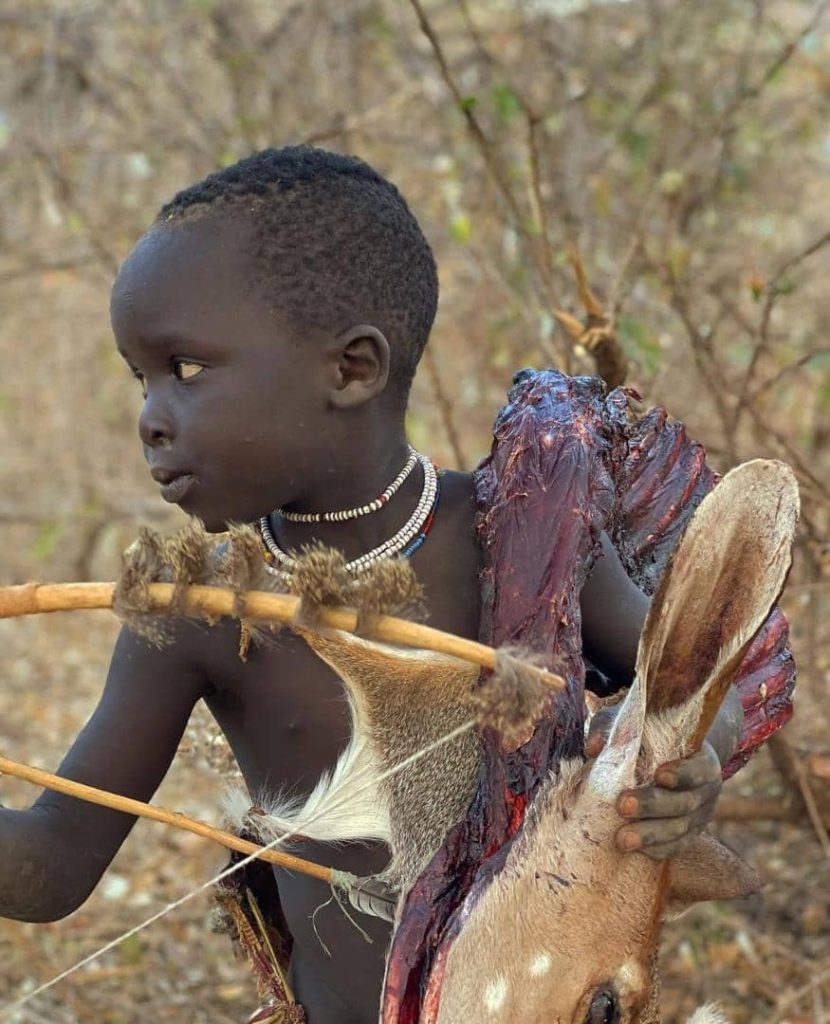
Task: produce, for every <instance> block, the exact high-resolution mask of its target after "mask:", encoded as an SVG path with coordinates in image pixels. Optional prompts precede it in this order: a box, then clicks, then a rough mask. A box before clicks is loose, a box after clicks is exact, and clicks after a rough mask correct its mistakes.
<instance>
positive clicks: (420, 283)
mask: <svg viewBox="0 0 830 1024" xmlns="http://www.w3.org/2000/svg"><path fill="white" fill-rule="evenodd" d="M211 204H216V207H217V208H218V210H217V212H219V211H220V210H221V211H222V212H224V211H225V210H227V213H228V214H229V215H231V216H236V215H237V214H239V215H240V216H247V217H248V219H249V221H250V224H251V227H252V231H253V235H252V239H253V241H252V246H251V252H250V255H251V257H252V258H253V261H254V263H255V265H258V266H259V268H260V270H259V275H258V276H259V280H258V281H257V282H256V283H257V285H259V286H260V287H262V286H265V287H266V289H268V290H269V291H271V294H273V296H274V298H275V299H276V301H277V302H278V304H279V309H280V311H281V312H283V313H285V314H286V315H287V316H288V317H289V318H290V319H291V320H293V321H295V322H296V323H297V324H299V325H306V324H307V325H310V326H314V327H319V328H322V329H323V330H332V331H334V332H338V331H340V330H344V329H346V328H348V327H352V326H354V325H356V324H359V323H369V324H372V325H373V326H375V327H377V328H378V329H379V330H381V331H383V333H384V334H385V335H386V337H387V339H388V340H389V344H390V346H391V348H392V369H391V380H392V382H393V384H394V385H395V387H396V390H397V391H398V393H399V395H400V398H401V399H402V400H405V399H406V396H407V394H408V392H409V387H410V384H411V383H412V378H413V376H414V374H415V369H416V367H417V365H418V361H419V360H420V358H421V353H422V352H423V349H424V346H425V345H426V343H427V339H428V337H429V332H430V329H431V327H432V322H433V320H434V319H435V311H436V307H437V304H438V274H437V271H436V267H435V259H434V257H433V255H432V250H431V249H430V247H429V243H428V242H427V240H426V239H425V238H424V235H423V233H422V231H421V229H420V227H419V225H418V222H417V221H416V219H415V217H414V216H413V215H412V213H411V211H410V209H409V207H408V206H407V205H406V201H405V200H404V198H403V196H402V195H401V194H400V192H399V191H398V190H397V188H395V186H394V185H393V184H392V183H391V182H389V181H387V180H386V179H385V178H384V177H382V176H381V175H380V174H378V173H377V171H375V170H373V169H372V168H371V167H370V166H369V165H368V164H366V163H364V162H363V161H362V160H359V159H357V158H356V157H352V156H343V155H341V154H339V153H330V152H328V151H327V150H324V149H317V148H315V147H313V146H286V147H284V148H282V149H265V150H262V151H261V152H259V153H254V154H253V155H252V156H249V157H247V158H246V159H244V160H240V161H239V162H238V163H236V164H233V165H232V166H230V167H226V168H224V170H221V171H218V172H216V173H215V174H210V175H208V176H207V177H206V178H204V179H203V180H202V181H200V182H197V183H196V184H195V185H191V186H190V187H189V188H186V189H184V190H183V191H181V192H179V193H178V194H177V195H176V196H174V198H173V199H172V201H171V202H169V203H167V204H166V205H165V206H163V207H162V208H161V210H160V211H159V214H158V217H157V218H156V223H157V224H167V223H170V222H175V221H177V220H178V219H179V218H180V217H186V216H188V215H189V214H190V213H191V212H193V213H196V212H198V211H199V210H203V209H204V208H205V207H207V206H210V205H211Z"/></svg>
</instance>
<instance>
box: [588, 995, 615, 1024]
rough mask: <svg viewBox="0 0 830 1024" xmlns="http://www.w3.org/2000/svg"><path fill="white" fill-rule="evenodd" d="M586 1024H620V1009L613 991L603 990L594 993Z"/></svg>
mask: <svg viewBox="0 0 830 1024" xmlns="http://www.w3.org/2000/svg"><path fill="white" fill-rule="evenodd" d="M585 1024H620V1007H619V1004H618V1003H617V997H616V995H615V994H614V992H613V990H612V989H610V988H601V989H598V990H597V991H596V992H595V993H594V998H593V999H592V1000H591V1005H590V1006H589V1007H588V1015H587V1016H586V1018H585Z"/></svg>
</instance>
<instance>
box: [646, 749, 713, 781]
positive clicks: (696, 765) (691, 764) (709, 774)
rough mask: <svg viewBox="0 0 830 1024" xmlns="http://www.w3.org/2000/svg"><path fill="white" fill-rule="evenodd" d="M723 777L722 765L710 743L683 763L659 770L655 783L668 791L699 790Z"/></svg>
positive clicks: (667, 765) (664, 765)
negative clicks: (700, 787)
mask: <svg viewBox="0 0 830 1024" xmlns="http://www.w3.org/2000/svg"><path fill="white" fill-rule="evenodd" d="M720 777H721V763H720V760H719V758H718V755H717V754H716V753H715V750H714V747H712V746H711V745H710V744H708V743H704V744H703V746H702V747H701V748H700V750H699V751H698V752H697V753H696V754H692V756H691V757H686V758H684V759H683V760H682V761H672V762H671V763H670V764H663V765H660V767H659V768H658V769H657V772H656V775H655V779H654V781H655V782H656V783H657V785H658V786H664V787H666V788H668V789H697V788H698V787H699V786H704V785H706V784H707V783H709V782H714V781H715V780H716V779H720Z"/></svg>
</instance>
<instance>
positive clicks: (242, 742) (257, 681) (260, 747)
mask: <svg viewBox="0 0 830 1024" xmlns="http://www.w3.org/2000/svg"><path fill="white" fill-rule="evenodd" d="M447 534H448V535H445V536H443V537H442V535H441V534H439V535H438V536H437V537H436V538H435V540H436V541H437V543H436V544H435V545H434V546H433V548H432V550H431V551H430V552H429V555H430V556H431V557H424V558H421V559H418V558H417V556H416V558H415V559H414V560H413V567H414V568H415V570H416V572H417V574H418V576H419V579H420V580H421V582H422V584H423V586H424V590H425V595H426V607H427V611H428V618H427V621H428V622H429V624H430V625H431V626H435V627H436V628H438V629H443V630H447V631H449V632H452V633H457V634H459V635H462V636H467V637H470V638H476V637H477V635H478V622H479V613H480V592H479V582H478V572H479V553H478V549H477V546H476V544H475V541H474V539H473V537H472V534H471V531H470V532H469V535H466V534H465V531H463V530H461V531H459V533H458V534H457V535H453V534H452V532H451V531H447ZM424 555H426V551H424ZM217 632H218V633H219V634H220V635H217V636H216V637H215V640H214V643H212V644H211V646H212V647H213V650H214V652H215V653H214V658H213V660H214V665H213V666H212V671H211V676H212V680H213V682H214V685H215V687H216V691H217V692H216V694H215V696H214V697H213V698H211V700H210V701H209V703H210V706H211V710H212V711H213V713H214V715H215V717H216V719H217V721H218V723H219V725H220V726H221V728H222V729H223V731H224V732H225V735H226V736H227V738H228V740H229V742H230V744H231V746H232V748H233V751H234V754H235V756H236V758H237V760H238V762H239V765H240V768H241V769H242V772H243V774H244V776H245V780H246V783H247V785H248V787H249V789H250V790H251V792H252V793H254V794H256V793H257V792H259V791H261V790H266V789H267V790H268V791H271V792H273V791H274V789H287V790H293V791H294V792H295V793H296V794H297V795H298V796H300V795H303V794H305V793H308V792H309V791H310V790H311V789H312V788H313V786H314V785H315V783H316V782H317V780H318V779H319V778H320V776H321V775H322V774H323V772H325V771H327V770H330V769H331V768H332V767H333V766H334V764H335V763H336V761H337V758H338V756H339V754H340V753H341V751H342V750H343V749H344V747H345V746H346V744H347V743H348V740H349V737H350V732H351V718H350V713H349V709H348V705H347V701H346V694H345V689H344V686H343V683H342V682H341V680H340V679H339V678H338V677H337V675H336V674H335V673H334V672H333V671H332V669H330V668H329V667H328V665H326V664H325V662H323V661H322V660H321V659H320V658H319V657H318V656H317V654H315V653H314V652H313V651H312V650H311V649H310V648H309V647H308V645H307V644H306V642H305V641H304V640H303V639H302V638H301V637H299V636H297V635H296V634H294V633H292V632H291V631H290V630H284V631H282V632H280V633H278V634H276V635H274V636H273V637H269V638H267V639H266V640H264V641H262V642H256V643H255V644H254V645H253V646H252V648H251V650H250V652H249V656H248V660H247V661H246V662H244V663H243V662H242V661H241V660H240V659H239V657H238V653H237V647H238V638H239V632H238V626H235V624H231V623H228V624H226V625H223V626H220V627H217ZM390 685H394V680H390Z"/></svg>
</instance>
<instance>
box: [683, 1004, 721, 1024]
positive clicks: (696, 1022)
mask: <svg viewBox="0 0 830 1024" xmlns="http://www.w3.org/2000/svg"><path fill="white" fill-rule="evenodd" d="M688 1024H729V1021H728V1020H727V1018H726V1016H725V1015H724V1013H723V1011H722V1010H721V1009H720V1007H718V1006H716V1005H715V1004H714V1003H709V1004H708V1005H706V1006H701V1007H700V1009H699V1010H695V1012H694V1013H693V1014H692V1016H691V1017H690V1018H689V1021H688Z"/></svg>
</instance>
